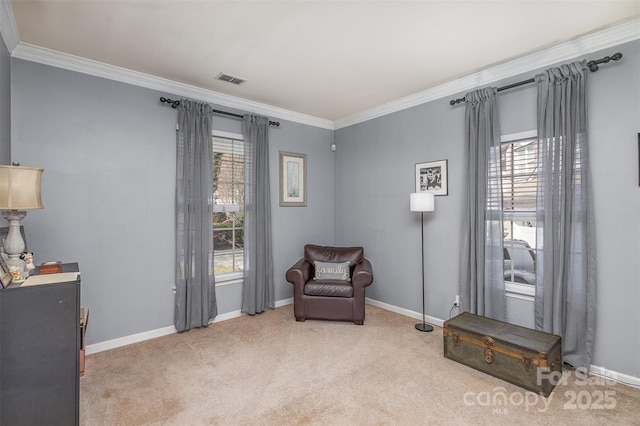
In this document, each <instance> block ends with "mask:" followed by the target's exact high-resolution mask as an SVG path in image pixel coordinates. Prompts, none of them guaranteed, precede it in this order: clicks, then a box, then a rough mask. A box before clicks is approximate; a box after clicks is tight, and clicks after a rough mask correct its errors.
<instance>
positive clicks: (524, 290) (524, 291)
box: [500, 130, 538, 302]
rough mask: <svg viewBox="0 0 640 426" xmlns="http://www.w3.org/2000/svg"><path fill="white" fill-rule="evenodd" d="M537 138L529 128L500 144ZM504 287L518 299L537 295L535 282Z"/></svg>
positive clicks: (503, 137) (514, 213)
mask: <svg viewBox="0 0 640 426" xmlns="http://www.w3.org/2000/svg"><path fill="white" fill-rule="evenodd" d="M537 138H538V132H537V131H536V130H527V131H524V132H517V133H509V134H506V135H501V136H500V144H501V145H502V144H505V143H513V142H517V141H521V140H526V139H537ZM502 214H503V219H502V220H503V222H504V220H505V217H507V215H508V216H510V217H511V219H513V218H514V217H517V216H523V217H525V216H529V215H530V214H531V213H530V212H528V211H527V212H518V211H509V212H508V213H507V212H505V211H504V209H503V210H502ZM534 215H535V211H534ZM511 219H509V220H511ZM504 287H505V293H506V295H507V296H510V297H513V298H516V299H522V300H527V301H531V302H533V301H535V296H536V285H535V284H534V285H531V284H521V283H516V282H512V281H505V282H504Z"/></svg>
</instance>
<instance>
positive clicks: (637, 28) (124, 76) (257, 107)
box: [0, 0, 640, 130]
mask: <svg viewBox="0 0 640 426" xmlns="http://www.w3.org/2000/svg"><path fill="white" fill-rule="evenodd" d="M0 30H1V31H2V34H3V37H4V38H5V43H6V44H7V48H8V49H9V51H10V52H12V56H13V57H16V58H19V59H24V60H27V61H32V62H38V63H41V64H45V65H50V66H54V67H57V68H63V69H67V70H70V71H76V72H80V73H83V74H89V75H93V76H97V77H102V78H106V79H110V80H115V81H119V82H122V83H127V84H133V85H135V86H140V87H146V88H148V89H153V90H157V91H164V92H168V93H169V94H171V95H177V96H184V97H188V98H193V99H198V100H201V101H204V102H211V103H214V104H216V105H221V106H226V107H229V108H234V109H238V110H240V111H247V112H251V113H255V114H261V115H267V116H270V117H274V118H279V119H282V120H288V121H292V122H296V123H301V124H306V125H309V126H313V127H320V128H324V129H329V130H337V129H341V128H344V127H348V126H352V125H354V124H358V123H361V122H364V121H368V120H371V119H374V118H378V117H381V116H384V115H388V114H391V113H394V112H398V111H402V110H404V109H408V108H412V107H414V106H417V105H421V104H424V103H427V102H431V101H434V100H438V99H442V98H444V97H447V96H453V95H457V94H460V93H464V92H466V91H469V90H472V89H475V88H477V87H480V86H484V85H487V84H490V83H493V82H496V81H500V80H503V79H506V78H509V77H512V76H515V75H518V74H523V73H527V72H531V70H535V69H538V68H542V67H545V66H550V65H553V64H556V63H558V62H562V61H566V60H569V59H572V58H576V57H578V56H582V55H586V54H589V53H592V52H595V51H598V50H602V49H606V48H609V47H613V46H616V45H619V44H622V43H626V42H629V41H633V40H637V39H640V19H634V20H631V21H628V22H626V23H623V24H621V25H617V26H614V27H610V28H606V29H604V30H601V31H598V32H595V33H592V34H588V35H585V36H582V37H579V38H576V39H574V40H571V41H568V42H565V43H562V44H560V45H557V46H553V47H550V48H547V49H544V50H541V51H538V52H534V53H531V54H528V55H525V56H522V57H520V58H517V59H514V60H512V61H509V62H506V63H503V64H499V65H496V66H494V67H491V68H487V69H485V70H480V71H478V72H476V73H473V74H470V75H467V76H464V77H461V78H459V79H456V80H453V81H450V82H447V83H444V84H441V85H439V86H436V87H434V88H431V89H427V90H424V91H422V92H419V93H416V94H413V95H410V96H406V97H404V98H400V99H397V100H394V101H391V102H388V103H385V104H382V105H379V106H377V107H374V108H371V109H368V110H365V111H362V112H359V113H357V114H354V115H351V116H348V117H344V118H340V119H337V120H335V121H331V120H326V119H322V118H318V117H313V116H310V115H306V114H301V113H298V112H294V111H290V110H286V109H282V108H277V107H273V106H270V105H266V104H262V103H259V102H254V101H249V100H246V99H241V98H237V97H234V96H229V95H225V94H222V93H218V92H214V91H212V90H206V89H202V88H200V87H196V86H192V85H188V84H184V83H179V82H175V81H172V80H168V79H165V78H161V77H156V76H152V75H149V74H144V73H141V72H137V71H132V70H129V69H126V68H122V67H117V66H114V65H109V64H105V63H103V62H98V61H93V60H90V59H86V58H82V57H79V56H74V55H70V54H66V53H62V52H58V51H55V50H51V49H46V48H43V47H39V46H34V45H30V44H27V43H21V42H19V41H18V36H17V31H16V26H15V22H14V20H13V13H12V11H11V6H10V4H9V1H8V0H0Z"/></svg>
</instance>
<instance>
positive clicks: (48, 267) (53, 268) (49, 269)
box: [38, 260, 62, 275]
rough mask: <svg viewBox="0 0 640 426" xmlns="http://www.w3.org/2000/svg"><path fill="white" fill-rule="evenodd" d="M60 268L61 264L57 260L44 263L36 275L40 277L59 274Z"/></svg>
mask: <svg viewBox="0 0 640 426" xmlns="http://www.w3.org/2000/svg"><path fill="white" fill-rule="evenodd" d="M61 267H62V262H61V261H59V260H58V261H57V262H44V263H43V264H42V265H40V269H39V270H38V273H39V274H40V275H45V274H59V273H60V270H61Z"/></svg>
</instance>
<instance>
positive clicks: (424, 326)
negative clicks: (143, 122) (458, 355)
mask: <svg viewBox="0 0 640 426" xmlns="http://www.w3.org/2000/svg"><path fill="white" fill-rule="evenodd" d="M420 224H421V225H422V226H421V229H422V234H421V240H422V323H421V324H416V330H418V331H433V327H431V326H430V325H429V324H427V323H426V321H425V304H424V299H425V297H424V212H423V211H421V212H420Z"/></svg>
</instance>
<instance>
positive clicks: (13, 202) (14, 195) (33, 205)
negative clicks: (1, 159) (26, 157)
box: [0, 166, 44, 210]
mask: <svg viewBox="0 0 640 426" xmlns="http://www.w3.org/2000/svg"><path fill="white" fill-rule="evenodd" d="M43 171H44V170H43V169H38V168H34V167H21V166H0V210H31V209H41V208H43V207H44V206H43V205H42V199H41V198H40V178H41V177H42V172H43Z"/></svg>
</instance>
